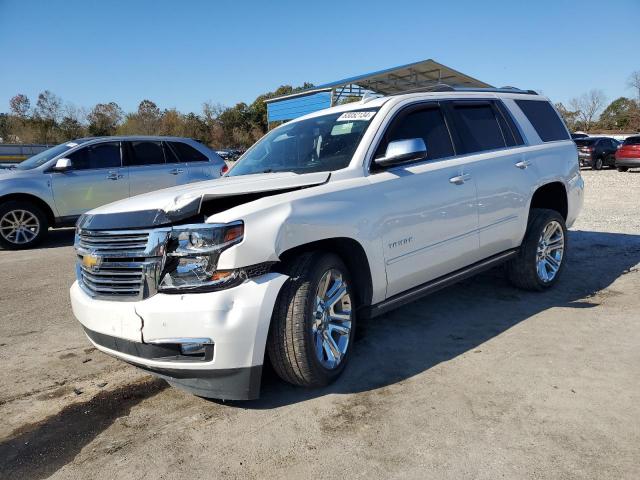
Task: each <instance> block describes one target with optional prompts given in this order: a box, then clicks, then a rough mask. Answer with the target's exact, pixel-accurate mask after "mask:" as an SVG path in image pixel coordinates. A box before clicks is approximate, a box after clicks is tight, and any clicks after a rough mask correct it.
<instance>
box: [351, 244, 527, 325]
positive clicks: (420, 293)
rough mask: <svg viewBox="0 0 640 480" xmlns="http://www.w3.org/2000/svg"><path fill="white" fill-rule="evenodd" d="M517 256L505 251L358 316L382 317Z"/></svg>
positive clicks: (407, 292) (513, 252) (419, 286)
mask: <svg viewBox="0 0 640 480" xmlns="http://www.w3.org/2000/svg"><path fill="white" fill-rule="evenodd" d="M517 254H518V249H517V248H514V249H512V250H507V251H505V252H502V253H499V254H497V255H494V256H492V257H489V258H486V259H485V260H482V261H480V262H477V263H474V264H473V265H469V266H468V267H465V268H461V269H460V270H456V271H455V272H453V273H449V274H447V275H444V276H442V277H439V278H436V279H435V280H431V281H430V282H427V283H423V284H422V285H418V286H417V287H413V288H412V289H410V290H407V291H405V292H402V293H398V294H397V295H394V296H393V297H390V298H387V299H386V300H384V301H382V302H380V303H376V304H375V305H371V306H370V307H368V308H364V309H363V311H362V312H361V313H360V315H362V316H363V317H365V318H373V317H377V316H380V315H383V314H385V313H387V312H389V311H391V310H394V309H396V308H398V307H401V306H403V305H406V304H407V303H411V302H413V301H414V300H417V299H418V298H420V297H424V296H425V295H429V294H430V293H433V292H436V291H438V290H440V289H442V288H445V287H448V286H449V285H452V284H454V283H456V282H459V281H460V280H464V279H465V278H469V277H472V276H474V275H476V274H478V273H480V272H484V271H485V270H490V269H491V268H493V267H495V266H497V265H500V264H501V263H504V262H506V261H507V260H510V259H511V258H513V257H515V256H516V255H517Z"/></svg>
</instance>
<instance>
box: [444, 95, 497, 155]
mask: <svg viewBox="0 0 640 480" xmlns="http://www.w3.org/2000/svg"><path fill="white" fill-rule="evenodd" d="M453 113H454V118H455V122H456V129H457V131H458V137H459V138H460V141H461V142H462V152H460V153H474V152H482V151H484V150H495V149H496V148H504V147H505V146H506V144H505V140H504V137H503V135H502V130H501V129H500V126H499V125H498V119H497V118H496V115H495V113H494V110H493V108H492V107H491V105H490V104H488V103H487V104H467V105H465V104H455V103H454V104H453Z"/></svg>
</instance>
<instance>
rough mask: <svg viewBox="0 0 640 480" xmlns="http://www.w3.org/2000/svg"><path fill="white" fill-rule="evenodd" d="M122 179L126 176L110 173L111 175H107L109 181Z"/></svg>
mask: <svg viewBox="0 0 640 480" xmlns="http://www.w3.org/2000/svg"><path fill="white" fill-rule="evenodd" d="M122 177H124V175H120V174H118V173H117V172H109V175H107V179H109V180H119V179H120V178H122Z"/></svg>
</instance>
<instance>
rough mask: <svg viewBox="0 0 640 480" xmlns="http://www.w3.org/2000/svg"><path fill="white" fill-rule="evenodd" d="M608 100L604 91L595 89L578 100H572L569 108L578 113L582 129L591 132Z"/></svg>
mask: <svg viewBox="0 0 640 480" xmlns="http://www.w3.org/2000/svg"><path fill="white" fill-rule="evenodd" d="M606 100H607V97H606V96H605V94H604V92H603V91H602V90H598V89H593V90H590V91H589V92H587V93H584V94H582V95H581V96H580V97H578V98H574V99H572V100H571V101H570V102H569V107H570V108H571V110H572V111H573V112H575V113H576V116H577V118H578V121H579V122H580V123H581V124H582V128H584V129H585V130H586V131H589V130H590V129H591V127H592V126H593V123H594V121H595V120H596V119H597V117H598V113H600V110H602V107H603V106H604V104H605V102H606Z"/></svg>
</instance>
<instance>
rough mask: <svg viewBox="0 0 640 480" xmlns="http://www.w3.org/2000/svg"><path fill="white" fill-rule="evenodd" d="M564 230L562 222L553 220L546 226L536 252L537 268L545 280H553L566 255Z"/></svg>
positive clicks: (541, 278)
mask: <svg viewBox="0 0 640 480" xmlns="http://www.w3.org/2000/svg"><path fill="white" fill-rule="evenodd" d="M564 243H565V242H564V231H563V230H562V226H561V225H560V223H558V222H556V221H555V220H554V221H551V222H549V223H548V224H547V226H546V227H544V230H543V231H542V235H540V240H539V241H538V250H537V252H536V269H537V271H538V277H539V278H540V280H542V281H543V282H551V281H552V280H553V279H554V278H555V277H556V275H557V273H558V270H560V265H562V259H563V257H564Z"/></svg>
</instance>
